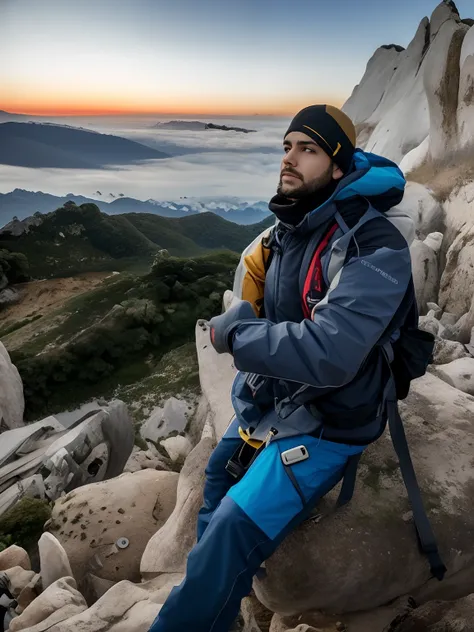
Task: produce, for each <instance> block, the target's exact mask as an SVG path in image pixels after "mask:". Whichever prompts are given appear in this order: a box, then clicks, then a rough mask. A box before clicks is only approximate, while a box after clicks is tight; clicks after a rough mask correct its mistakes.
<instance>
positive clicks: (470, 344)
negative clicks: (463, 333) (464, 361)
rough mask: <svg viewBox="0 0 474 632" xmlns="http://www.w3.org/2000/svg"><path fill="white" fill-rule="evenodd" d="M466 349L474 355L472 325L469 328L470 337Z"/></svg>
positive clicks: (473, 331) (473, 330) (473, 329)
mask: <svg viewBox="0 0 474 632" xmlns="http://www.w3.org/2000/svg"><path fill="white" fill-rule="evenodd" d="M466 349H467V350H468V352H469V353H470V354H471V355H472V356H474V327H473V328H472V329H471V337H470V341H469V343H468V344H467V345H466Z"/></svg>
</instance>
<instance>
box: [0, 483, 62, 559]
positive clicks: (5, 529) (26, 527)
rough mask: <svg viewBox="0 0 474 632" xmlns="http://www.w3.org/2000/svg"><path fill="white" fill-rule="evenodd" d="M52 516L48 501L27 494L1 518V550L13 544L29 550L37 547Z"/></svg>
mask: <svg viewBox="0 0 474 632" xmlns="http://www.w3.org/2000/svg"><path fill="white" fill-rule="evenodd" d="M50 518H51V505H50V503H49V502H48V501H46V500H40V499H39V498H29V497H28V496H25V497H24V498H22V499H21V500H20V501H19V502H18V503H16V505H14V506H13V507H12V508H11V509H10V510H9V511H7V512H6V513H5V514H4V515H3V516H2V517H1V518H0V551H3V550H4V549H6V548H7V547H8V546H11V545H12V544H17V545H18V546H21V547H23V548H24V549H26V550H27V551H29V550H31V549H32V548H35V547H36V544H37V542H38V540H39V539H40V537H41V534H42V533H43V526H44V523H45V522H46V521H47V520H49V519H50Z"/></svg>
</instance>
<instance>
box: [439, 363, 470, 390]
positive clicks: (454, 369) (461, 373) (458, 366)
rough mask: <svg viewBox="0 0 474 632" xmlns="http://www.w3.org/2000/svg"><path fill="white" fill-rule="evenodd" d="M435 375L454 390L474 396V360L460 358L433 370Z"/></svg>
mask: <svg viewBox="0 0 474 632" xmlns="http://www.w3.org/2000/svg"><path fill="white" fill-rule="evenodd" d="M433 371H434V372H435V374H436V375H437V376H438V377H439V378H441V379H442V380H444V381H445V382H447V383H448V384H451V386H454V388H457V389H459V390H460V391H463V392H464V393H468V395H474V358H471V357H468V358H467V357H466V358H458V359H457V360H453V361H452V362H449V364H441V365H439V366H437V367H435V368H433Z"/></svg>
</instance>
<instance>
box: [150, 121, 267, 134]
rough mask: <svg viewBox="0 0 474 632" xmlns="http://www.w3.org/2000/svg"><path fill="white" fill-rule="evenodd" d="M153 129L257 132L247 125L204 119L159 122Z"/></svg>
mask: <svg viewBox="0 0 474 632" xmlns="http://www.w3.org/2000/svg"><path fill="white" fill-rule="evenodd" d="M152 129H176V130H190V131H197V132H200V131H206V130H211V131H219V130H220V131H224V132H242V133H243V134H250V133H253V132H256V131H257V130H255V129H245V127H227V125H216V124H215V123H204V122H203V121H166V123H157V124H156V125H153V128H152Z"/></svg>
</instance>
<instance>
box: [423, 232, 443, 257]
mask: <svg viewBox="0 0 474 632" xmlns="http://www.w3.org/2000/svg"><path fill="white" fill-rule="evenodd" d="M423 243H424V244H425V246H428V248H431V250H434V252H435V253H436V254H438V253H439V251H440V250H441V246H442V243H443V233H430V234H429V235H428V237H427V238H426V239H425V240H424V241H423Z"/></svg>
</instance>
